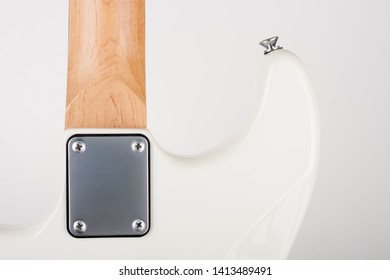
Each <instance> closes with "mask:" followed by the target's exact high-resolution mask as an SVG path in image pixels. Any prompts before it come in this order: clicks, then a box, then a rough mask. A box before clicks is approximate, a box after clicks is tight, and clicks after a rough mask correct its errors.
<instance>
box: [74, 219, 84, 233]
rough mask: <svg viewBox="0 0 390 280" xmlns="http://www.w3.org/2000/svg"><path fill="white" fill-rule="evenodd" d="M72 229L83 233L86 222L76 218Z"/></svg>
mask: <svg viewBox="0 0 390 280" xmlns="http://www.w3.org/2000/svg"><path fill="white" fill-rule="evenodd" d="M73 229H74V231H75V232H77V233H83V232H85V231H86V230H87V224H86V223H85V222H84V221H82V220H77V221H75V222H74V223H73Z"/></svg>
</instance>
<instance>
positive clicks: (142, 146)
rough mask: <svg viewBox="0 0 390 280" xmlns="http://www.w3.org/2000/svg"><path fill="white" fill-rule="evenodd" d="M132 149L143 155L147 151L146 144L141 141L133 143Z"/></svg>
mask: <svg viewBox="0 0 390 280" xmlns="http://www.w3.org/2000/svg"><path fill="white" fill-rule="evenodd" d="M131 149H132V150H133V151H134V152H137V153H142V152H143V151H144V150H145V143H144V142H143V141H141V140H135V141H133V143H131Z"/></svg>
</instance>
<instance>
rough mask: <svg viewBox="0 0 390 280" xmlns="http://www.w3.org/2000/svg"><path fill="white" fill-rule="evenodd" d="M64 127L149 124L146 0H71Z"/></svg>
mask: <svg viewBox="0 0 390 280" xmlns="http://www.w3.org/2000/svg"><path fill="white" fill-rule="evenodd" d="M68 49H69V53H68V90H67V100H66V116H65V128H145V127H146V94H145V2H144V0H110V1H104V0H70V16H69V48H68Z"/></svg>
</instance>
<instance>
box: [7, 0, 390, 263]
mask: <svg viewBox="0 0 390 280" xmlns="http://www.w3.org/2000/svg"><path fill="white" fill-rule="evenodd" d="M388 3H389V2H386V1H383V0H381V1H380V0H374V1H373V0H371V1H368V0H360V1H352V0H348V1H347V0H346V1H335V0H328V1H319V0H300V1H287V0H283V1H282V0H281V1H260V0H240V1H238V0H235V1H233V0H197V1H189V0H149V1H147V22H146V23H147V35H146V37H147V50H146V55H147V90H148V93H147V96H148V126H149V128H150V130H151V131H152V133H153V134H154V136H155V138H156V139H157V140H158V141H159V142H160V143H161V144H162V145H163V146H164V147H165V148H167V149H168V150H171V151H174V152H177V153H183V154H194V153H198V152H202V151H205V150H208V149H210V148H212V147H214V146H215V145H217V144H219V143H221V142H222V141H223V140H224V139H225V138H226V137H228V136H229V135H231V134H232V133H233V132H234V131H235V130H236V129H237V128H238V127H239V125H240V121H241V116H242V113H243V112H244V111H245V108H246V107H247V106H248V102H249V100H250V98H249V96H250V95H251V94H253V84H254V81H255V79H256V70H257V69H258V68H259V67H261V65H258V57H259V56H261V55H262V50H261V48H260V47H259V46H258V42H259V41H260V40H262V39H265V38H267V37H270V36H274V35H279V36H280V44H281V45H283V46H284V47H285V48H287V49H289V50H291V51H293V52H295V53H296V54H297V55H298V56H299V57H300V58H301V59H302V60H303V61H304V62H305V64H306V66H307V68H308V70H309V72H310V74H311V76H312V79H313V82H314V84H315V87H316V89H317V92H318V100H319V107H320V113H321V122H322V138H321V141H322V142H321V145H322V146H321V158H320V166H319V172H318V180H317V185H316V189H315V191H314V194H313V199H312V201H311V204H310V207H309V209H308V212H307V215H306V218H305V220H304V223H303V226H302V229H301V231H300V232H299V234H298V237H297V240H296V243H295V245H294V247H293V248H292V251H291V254H290V258H292V259H297V258H298V259H300V258H303V259H382V258H385V259H389V258H390V203H389V200H390V190H389V189H390V172H389V166H390V157H389V156H390V152H389V143H390V131H389V130H390V126H389V119H390V110H389V109H388V106H389V105H388V104H389V102H390V77H389V70H388V69H389V64H390V54H389V50H390V17H389V16H388V13H389V11H390V5H389V4H388ZM67 16H68V1H67V0H61V1H60V0H58V1H52V0H35V1H28V0H24V1H22V0H17V1H4V0H0V96H1V99H0V127H1V132H0V133H1V137H0V184H1V188H2V192H3V193H2V194H0V220H1V221H2V222H8V223H13V224H19V223H24V222H31V221H33V220H36V219H38V218H40V217H42V216H44V215H45V213H46V212H47V211H48V209H49V208H50V207H52V206H53V205H52V204H50V202H47V201H48V200H47V198H50V197H51V196H52V195H53V193H54V190H53V189H54V188H55V187H56V184H58V181H59V180H62V178H63V170H62V164H63V163H62V160H63V159H62V156H63V154H62V153H63V151H62V148H63V146H62V143H63V123H64V109H65V94H66V64H67V23H68V18H67ZM177 79H181V80H183V79H184V80H185V81H187V84H188V87H187V88H177V87H175V80H177ZM162 81H164V84H167V83H168V82H170V84H171V85H172V88H171V89H168V88H160V87H159V85H160V84H162ZM190 107H191V108H196V110H189V109H188V108H190ZM59 143H61V145H59ZM4 193H7V195H6V196H5V195H4ZM15 209H18V211H15Z"/></svg>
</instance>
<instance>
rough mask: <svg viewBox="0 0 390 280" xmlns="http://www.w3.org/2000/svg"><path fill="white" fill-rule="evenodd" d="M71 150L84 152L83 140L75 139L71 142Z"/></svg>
mask: <svg viewBox="0 0 390 280" xmlns="http://www.w3.org/2000/svg"><path fill="white" fill-rule="evenodd" d="M72 150H73V152H75V153H78V154H80V153H84V152H85V143H84V142H83V141H76V142H73V144H72Z"/></svg>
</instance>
